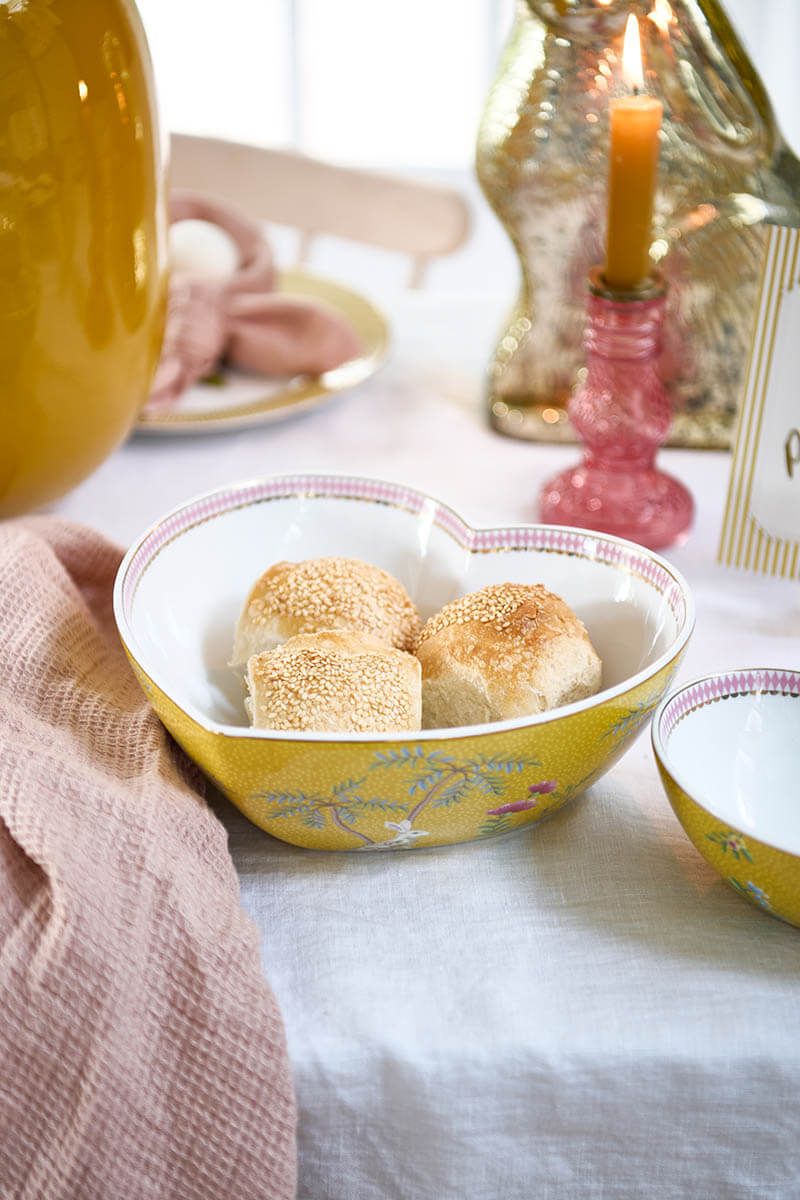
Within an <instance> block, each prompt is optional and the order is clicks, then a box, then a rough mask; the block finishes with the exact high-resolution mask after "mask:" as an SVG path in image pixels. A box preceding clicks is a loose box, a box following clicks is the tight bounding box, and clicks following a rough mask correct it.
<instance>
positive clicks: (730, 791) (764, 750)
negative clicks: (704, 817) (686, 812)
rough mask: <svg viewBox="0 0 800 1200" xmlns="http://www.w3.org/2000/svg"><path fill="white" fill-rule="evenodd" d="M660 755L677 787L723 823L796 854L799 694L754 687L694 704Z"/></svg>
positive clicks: (799, 838) (799, 846)
mask: <svg viewBox="0 0 800 1200" xmlns="http://www.w3.org/2000/svg"><path fill="white" fill-rule="evenodd" d="M670 703H672V701H671V702H670ZM662 725H663V721H662ZM663 754H664V760H665V763H666V765H667V767H668V768H669V770H670V772H671V773H672V774H673V775H674V777H675V779H676V780H677V782H678V783H679V784H680V785H681V787H682V788H683V790H684V791H685V792H687V793H688V795H690V796H691V797H692V799H694V800H696V801H697V802H698V803H700V804H702V805H703V807H704V808H706V809H708V811H709V812H711V813H712V814H713V815H714V816H715V817H718V818H719V819H720V821H721V822H722V823H723V824H728V825H732V826H734V827H735V828H736V829H739V830H741V831H742V832H744V833H751V834H752V835H753V837H755V838H757V839H758V840H759V841H762V842H766V843H768V844H769V845H772V846H777V847H778V848H779V849H783V850H787V851H789V852H790V853H792V854H800V795H799V794H798V778H800V697H798V696H796V695H789V694H786V695H780V694H769V693H768V692H766V691H756V692H754V693H753V694H750V695H730V696H727V697H726V698H725V699H717V700H714V701H712V702H711V703H707V704H705V705H703V707H700V708H694V709H693V710H692V711H691V712H689V713H688V714H687V715H686V716H684V717H683V718H682V719H681V720H679V721H678V722H677V724H675V725H674V726H673V728H672V731H671V733H670V734H669V735H668V737H667V739H666V741H665V743H664V746H663Z"/></svg>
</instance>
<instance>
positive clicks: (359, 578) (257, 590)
mask: <svg viewBox="0 0 800 1200" xmlns="http://www.w3.org/2000/svg"><path fill="white" fill-rule="evenodd" d="M419 626H420V619H419V613H418V612H417V610H416V608H415V607H414V605H413V603H412V602H411V599H410V598H409V596H408V593H407V592H406V590H405V588H404V587H403V585H402V584H401V583H400V582H399V581H398V580H397V579H395V578H394V576H392V575H390V574H389V573H388V572H387V571H384V570H382V569H381V568H380V567H375V566H373V565H372V564H371V563H365V562H361V560H360V559H357V558H311V559H306V560H305V561H304V562H278V563H275V564H274V565H273V566H271V567H270V568H269V570H267V571H265V572H264V574H263V575H262V576H261V578H260V579H258V580H257V582H256V583H255V584H254V586H253V588H252V590H251V592H250V595H249V596H248V597H247V601H246V602H245V606H244V611H243V612H242V615H241V617H240V618H239V622H238V624H237V626H236V635H235V639H234V647H233V658H232V660H231V666H233V667H237V666H244V664H245V663H246V662H247V660H248V659H249V658H250V657H251V656H252V655H253V654H258V653H260V651H262V650H270V649H272V648H273V647H274V646H278V645H280V644H281V642H285V641H286V640H287V638H290V637H294V636H295V634H298V633H318V632H319V631H320V630H322V629H342V630H351V631H353V632H357V633H366V634H371V635H372V636H373V637H376V638H379V639H380V641H382V642H385V643H386V644H387V645H389V646H395V647H397V649H399V650H413V648H414V643H415V641H416V637H417V633H418V632H419Z"/></svg>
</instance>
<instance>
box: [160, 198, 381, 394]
mask: <svg viewBox="0 0 800 1200" xmlns="http://www.w3.org/2000/svg"><path fill="white" fill-rule="evenodd" d="M189 218H195V219H198V220H202V221H209V222H211V223H212V224H214V225H218V226H219V227H220V229H223V230H224V231H225V232H226V233H227V234H229V235H230V237H231V238H232V239H233V241H234V243H235V244H236V248H237V250H238V252H239V266H238V268H237V269H236V271H235V272H234V273H233V275H231V276H230V278H228V279H223V280H219V279H196V278H187V277H186V276H185V275H181V274H180V273H178V272H176V273H174V274H173V276H172V278H171V280H170V295H169V308H168V312H167V328H166V332H165V334H164V347H163V350H162V353H161V361H160V363H159V366H158V370H157V372H156V377H155V381H154V383H153V388H152V391H151V393H150V401H151V403H164V402H169V401H174V400H176V399H177V397H178V396H179V395H180V394H181V392H183V391H184V390H185V389H186V388H188V387H191V386H192V384H193V383H196V382H197V381H198V379H202V378H203V377H204V376H206V375H210V374H211V373H212V372H213V371H214V369H215V368H216V367H217V365H218V364H219V362H220V361H221V360H222V359H223V358H224V359H226V360H227V361H228V362H230V363H232V364H233V365H234V366H237V367H242V368H243V369H244V370H247V371H254V372H256V373H257V374H261V375H269V376H289V377H291V376H294V375H322V374H323V373H324V372H325V371H331V370H333V368H334V367H338V366H341V364H342V363H345V362H348V361H349V360H350V359H351V358H355V357H356V356H357V355H358V354H359V353H360V352H361V349H362V347H361V342H360V340H359V338H358V335H357V334H356V332H355V330H354V329H353V328H352V327H351V326H350V324H349V323H348V322H347V321H346V320H345V318H344V317H343V316H341V314H340V313H338V312H336V311H335V309H333V308H331V307H329V306H328V305H326V304H322V303H321V302H320V301H317V300H308V299H305V298H303V297H300V296H287V295H284V294H281V293H279V292H276V291H275V268H274V265H273V261H272V252H271V250H270V248H269V244H268V242H267V241H266V239H265V237H264V234H263V232H262V229H261V226H260V225H259V224H258V223H257V222H256V221H251V220H250V219H249V218H248V217H246V216H245V215H244V213H242V212H240V211H239V210H238V209H237V208H235V207H234V206H233V205H231V204H227V203H223V201H221V200H214V199H213V198H212V197H210V196H203V195H200V194H199V193H197V192H189V191H182V190H178V191H174V192H173V193H172V195H171V197H170V219H171V221H172V222H173V223H175V222H177V221H186V220H188V219H189Z"/></svg>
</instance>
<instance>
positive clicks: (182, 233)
mask: <svg viewBox="0 0 800 1200" xmlns="http://www.w3.org/2000/svg"><path fill="white" fill-rule="evenodd" d="M169 259H170V266H171V268H172V270H173V271H175V272H178V273H180V274H181V275H188V276H190V277H191V278H193V279H225V278H227V277H228V276H230V275H232V274H233V272H234V271H235V270H236V268H237V267H238V265H239V250H238V248H237V246H236V243H235V242H234V240H233V238H232V237H231V236H230V234H228V233H226V232H225V230H224V229H220V227H219V225H212V224H211V222H210V221H198V220H195V219H194V218H192V219H191V220H187V221H177V222H176V223H175V224H174V225H171V226H170V231H169Z"/></svg>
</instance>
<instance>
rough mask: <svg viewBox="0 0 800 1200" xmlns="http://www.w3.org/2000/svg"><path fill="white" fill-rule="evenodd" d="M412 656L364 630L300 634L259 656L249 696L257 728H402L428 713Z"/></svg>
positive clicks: (252, 663)
mask: <svg viewBox="0 0 800 1200" xmlns="http://www.w3.org/2000/svg"><path fill="white" fill-rule="evenodd" d="M421 673H422V672H421V668H420V665H419V661H418V660H417V659H416V658H415V657H414V655H413V654H407V653H406V652H405V651H404V650H395V649H394V648H393V647H391V646H387V645H386V644H385V643H384V642H380V641H378V639H377V638H373V637H369V636H365V635H364V634H358V633H337V632H323V633H301V634H298V635H297V636H296V637H293V638H290V639H289V641H288V642H284V643H283V644H282V645H280V646H278V647H276V648H275V649H274V650H267V651H265V652H264V653H262V654H254V655H253V656H252V658H251V659H250V660H249V662H248V664H247V687H248V689H249V692H250V696H249V700H248V701H247V707H248V711H249V713H250V719H251V722H252V724H253V726H254V728H256V729H296V730H317V731H319V732H320V733H403V732H407V731H410V730H417V729H419V727H420V720H421V716H422V697H421V691H420V684H421Z"/></svg>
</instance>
